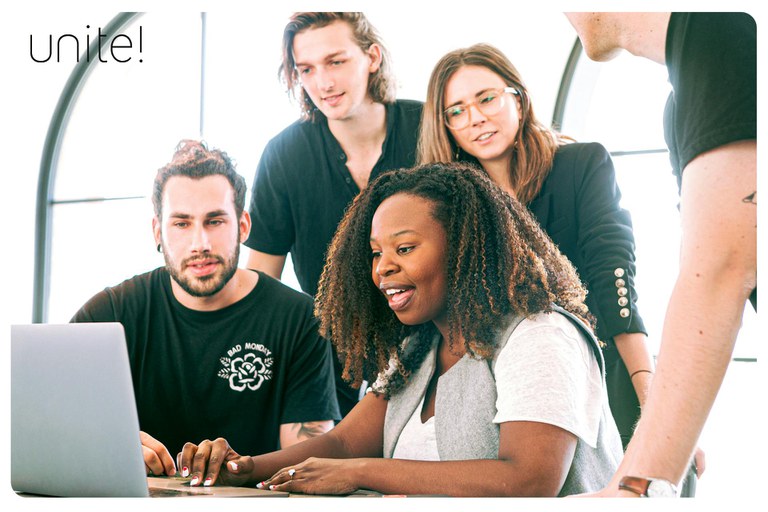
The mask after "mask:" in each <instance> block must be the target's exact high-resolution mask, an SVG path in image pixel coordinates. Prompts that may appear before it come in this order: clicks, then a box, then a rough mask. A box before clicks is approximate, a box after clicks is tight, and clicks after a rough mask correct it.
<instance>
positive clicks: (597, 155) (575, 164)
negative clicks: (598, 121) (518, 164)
mask: <svg viewBox="0 0 768 512" xmlns="http://www.w3.org/2000/svg"><path fill="white" fill-rule="evenodd" d="M614 174H615V171H614V167H613V160H611V155H610V153H608V150H607V149H605V147H604V146H603V145H602V144H600V143H599V142H573V143H570V144H564V145H562V146H560V147H559V148H558V149H557V152H556V153H555V159H554V161H553V163H552V170H551V171H550V175H551V176H552V177H555V180H559V179H563V177H564V176H565V175H569V176H570V177H571V178H572V179H573V180H574V181H575V182H576V183H577V185H576V188H577V189H578V186H579V185H578V184H579V183H582V182H584V181H586V180H589V179H595V178H597V177H600V176H602V177H603V179H607V180H609V181H614V180H615V176H614ZM548 178H549V176H548Z"/></svg>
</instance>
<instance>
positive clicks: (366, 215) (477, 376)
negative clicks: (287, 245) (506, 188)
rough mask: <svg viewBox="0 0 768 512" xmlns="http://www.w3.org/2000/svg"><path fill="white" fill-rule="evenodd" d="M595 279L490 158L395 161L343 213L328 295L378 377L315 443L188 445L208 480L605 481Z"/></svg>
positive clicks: (411, 486)
mask: <svg viewBox="0 0 768 512" xmlns="http://www.w3.org/2000/svg"><path fill="white" fill-rule="evenodd" d="M585 293H586V292H585V290H584V288H583V287H582V285H581V283H580V281H579V279H578V276H577V275H576V272H575V271H574V269H573V266H572V265H571V264H570V262H569V261H568V260H567V259H566V258H565V257H564V256H562V254H560V252H559V251H558V250H557V248H556V247H555V246H554V245H553V244H552V242H551V240H550V239H549V238H548V237H547V236H546V235H545V234H544V233H543V232H542V231H541V229H540V228H539V226H538V224H537V223H536V221H535V220H534V219H533V218H532V217H531V216H530V214H529V213H528V211H527V210H526V209H525V207H523V206H522V205H521V204H520V203H519V202H517V201H516V200H515V199H514V198H512V197H511V196H508V195H507V194H504V193H503V192H502V191H501V189H499V188H498V187H496V186H495V185H494V184H493V183H492V182H491V181H490V179H488V177H487V176H486V175H485V174H484V173H482V172H481V171H479V170H475V169H473V168H470V167H467V166H465V165H458V164H443V163H436V164H430V165H425V166H421V167H417V168H413V169H401V170H395V171H389V172H387V173H384V174H382V175H381V176H380V177H379V178H378V179H376V180H375V181H374V182H373V183H372V184H371V185H369V187H368V188H367V189H365V190H364V191H362V192H361V194H360V195H359V196H358V197H357V198H356V199H355V201H354V203H353V204H352V206H351V207H350V209H349V211H348V212H347V214H346V215H345V217H344V219H343V220H342V222H341V224H340V225H339V230H338V232H337V233H336V236H335V237H334V239H333V243H332V244H331V247H330V249H329V253H328V259H327V263H326V266H325V270H324V271H323V275H322V278H321V280H320V287H319V291H318V294H317V297H316V306H315V308H316V312H317V315H318V316H319V318H320V321H321V332H322V333H323V334H324V335H325V336H327V337H329V338H330V339H331V340H332V341H333V343H334V344H335V345H336V348H337V350H338V352H339V353H340V354H342V355H343V356H344V358H345V359H344V360H345V364H344V372H345V376H348V377H350V378H351V379H352V381H353V382H356V383H359V382H360V381H361V380H362V378H363V376H364V375H367V374H369V373H374V372H377V371H378V372H380V373H379V378H378V380H377V381H376V383H375V384H374V386H373V388H372V392H370V393H368V394H366V395H365V397H364V398H363V399H362V400H361V401H360V403H358V405H357V406H355V408H354V409H352V411H351V412H350V413H349V414H348V415H347V416H346V417H345V418H344V419H343V420H342V421H341V423H339V424H338V425H337V426H336V428H334V429H333V430H331V431H330V432H328V433H326V434H323V435H321V436H318V437H316V438H313V439H310V440H308V441H306V442H304V443H301V444H298V445H295V446H291V447H288V448H286V449H284V450H280V451H277V452H273V453H270V454H266V455H259V456H255V457H248V456H243V457H241V456H240V455H239V454H238V453H237V452H235V451H234V450H233V449H232V448H230V446H229V444H228V443H227V441H226V440H225V439H217V440H215V441H213V442H211V441H204V442H202V443H200V444H199V445H196V444H193V443H188V444H187V445H185V447H184V451H183V454H182V456H181V458H182V461H184V463H185V464H192V465H193V475H195V477H197V478H198V480H199V479H202V478H204V477H205V478H209V479H211V480H212V481H214V482H217V481H218V482H221V483H224V484H230V485H256V486H257V487H265V488H269V489H274V490H281V491H290V492H303V493H310V494H346V493H350V492H353V491H355V490H356V489H361V488H364V489H372V490H375V491H379V492H381V493H384V494H430V495H435V494H437V495H451V496H558V495H563V494H570V493H573V492H577V491H579V490H580V491H585V490H587V489H598V488H600V487H602V486H603V485H605V483H606V482H607V479H608V478H610V475H611V474H612V473H613V472H614V471H615V468H616V467H617V465H618V462H619V460H620V458H621V454H622V447H621V440H620V438H619V433H618V430H617V429H616V424H615V423H614V421H613V418H612V417H611V413H610V409H609V407H608V399H607V396H606V392H605V379H604V373H603V360H602V355H601V352H600V348H599V346H598V341H597V339H596V338H595V337H594V335H593V334H592V331H591V329H590V327H589V326H588V325H587V324H586V323H585V320H588V319H589V312H588V310H587V308H586V306H585V304H584V296H585ZM200 454H202V455H201V456H199V457H198V456H196V455H200ZM206 463H207V465H206Z"/></svg>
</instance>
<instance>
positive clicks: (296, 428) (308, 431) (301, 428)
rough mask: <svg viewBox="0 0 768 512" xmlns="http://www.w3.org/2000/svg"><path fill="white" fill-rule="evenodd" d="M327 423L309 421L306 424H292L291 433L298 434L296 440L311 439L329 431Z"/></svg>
mask: <svg viewBox="0 0 768 512" xmlns="http://www.w3.org/2000/svg"><path fill="white" fill-rule="evenodd" d="M326 424H327V422H326V421H307V422H305V423H292V424H291V432H292V433H295V434H296V439H309V438H310V437H316V436H319V435H320V434H325V432H326V431H327V430H328V427H327V425H326Z"/></svg>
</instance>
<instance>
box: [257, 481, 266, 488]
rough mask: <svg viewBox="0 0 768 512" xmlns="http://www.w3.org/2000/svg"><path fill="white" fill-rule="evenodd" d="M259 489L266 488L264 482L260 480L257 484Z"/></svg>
mask: <svg viewBox="0 0 768 512" xmlns="http://www.w3.org/2000/svg"><path fill="white" fill-rule="evenodd" d="M256 488H257V489H263V488H264V482H259V483H257V484H256Z"/></svg>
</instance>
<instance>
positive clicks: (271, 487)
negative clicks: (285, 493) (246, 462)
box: [269, 485, 277, 491]
mask: <svg viewBox="0 0 768 512" xmlns="http://www.w3.org/2000/svg"><path fill="white" fill-rule="evenodd" d="M275 487H277V486H276V485H270V486H269V490H270V491H274V490H275Z"/></svg>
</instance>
